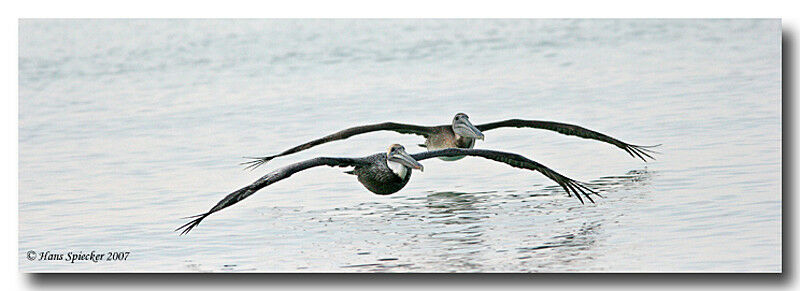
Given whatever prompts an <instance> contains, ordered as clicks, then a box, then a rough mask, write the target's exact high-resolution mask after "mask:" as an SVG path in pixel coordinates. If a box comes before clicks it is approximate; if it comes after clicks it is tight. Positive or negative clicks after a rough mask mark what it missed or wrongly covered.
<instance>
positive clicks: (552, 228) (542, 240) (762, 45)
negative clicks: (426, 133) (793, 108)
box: [19, 20, 782, 272]
mask: <svg viewBox="0 0 800 291" xmlns="http://www.w3.org/2000/svg"><path fill="white" fill-rule="evenodd" d="M780 31H781V27H780V21H778V20H708V21H697V20H534V21H526V20H390V21H374V20H373V21H355V20H266V21H260V20H259V21H256V20H246V21H244V20H243V21H237V20H213V21H207V20H124V21H120V20H58V21H56V20H22V21H21V22H20V43H19V160H20V163H19V189H20V190H19V191H20V192H19V218H20V225H19V254H20V257H19V266H20V269H21V270H22V271H179V272H180V271H187V272H194V271H214V272H217V271H221V272H238V271H259V272H262V271H300V272H319V271H334V272H361V271H390V272H395V271H397V272H406V271H412V272H418V271H419V272H422V271H425V272H428V271H433V272H449V271H465V272H472V271H484V272H491V271H512V272H517V271H532V272H563V271H669V272H684V271H711V272H716V271H768V272H776V271H780V270H781V250H782V247H781V236H782V233H781V174H780V169H781V152H780V150H781V145H780V144H781V125H780V124H781V111H780V109H781V69H780V63H781V48H780V43H781V38H780ZM457 112H466V113H468V114H469V115H470V117H471V120H472V121H473V122H474V123H476V124H480V123H484V122H490V121H497V120H502V119H506V118H512V117H513V118H525V119H543V120H556V121H562V122H568V123H574V124H579V125H583V126H585V127H588V128H591V129H595V130H598V131H601V132H604V133H607V134H609V135H612V136H614V137H617V138H620V139H622V140H624V141H627V142H631V143H634V144H659V143H661V144H663V146H662V147H661V148H660V151H661V152H662V154H661V155H659V156H658V157H657V158H658V160H657V161H655V162H650V163H647V164H645V163H643V162H642V161H639V160H635V159H632V158H630V157H629V156H627V155H626V154H625V153H624V152H623V151H621V150H619V149H616V148H614V147H612V146H609V145H606V144H603V143H599V142H593V141H589V140H583V139H579V138H573V137H566V136H562V135H558V134H555V133H550V132H546V131H541V130H527V129H498V130H493V131H489V132H487V133H486V135H487V137H486V140H485V141H483V142H479V143H478V145H477V147H479V148H489V149H497V150H504V151H512V152H517V153H520V154H522V155H525V156H528V157H530V158H532V159H534V160H536V161H539V162H541V163H543V164H545V165H548V166H549V167H551V168H553V169H554V170H556V171H558V172H560V173H562V174H564V175H566V176H569V177H572V178H575V179H578V180H581V181H587V182H592V183H594V184H595V186H594V187H595V188H597V189H600V190H602V191H601V194H602V195H603V196H605V198H603V199H598V203H597V204H587V205H581V204H580V203H579V202H578V201H577V200H576V199H574V198H570V197H566V195H565V193H564V192H563V191H562V190H561V189H559V188H558V187H555V186H554V185H555V184H554V183H553V182H551V181H549V180H547V179H546V178H544V177H542V176H541V175H539V174H537V173H532V172H528V171H521V170H518V169H514V168H510V167H508V166H505V165H503V164H497V163H493V162H490V161H486V160H483V159H478V158H467V159H464V160H460V161H458V162H443V161H439V160H428V161H425V162H424V164H425V170H426V171H425V172H423V173H420V172H414V174H413V177H412V181H411V182H410V183H409V185H408V186H406V188H404V189H403V190H401V191H400V192H398V193H395V194H393V195H389V196H378V195H373V194H371V193H370V192H368V191H367V190H365V189H364V188H363V187H362V186H361V185H360V184H359V183H358V182H357V181H356V180H355V179H354V178H353V176H349V175H346V174H343V173H342V170H341V169H338V168H337V169H331V168H315V169H312V170H308V171H306V172H303V173H300V174H297V175H295V176H293V177H291V178H290V179H288V180H285V181H282V182H280V183H278V184H275V185H272V186H270V187H268V188H266V189H264V190H262V191H260V192H259V193H257V194H256V195H253V196H252V197H250V198H248V199H247V200H245V201H244V202H242V203H240V204H237V205H236V206H233V207H231V208H228V209H225V210H224V211H221V212H219V213H217V214H215V215H213V216H211V217H209V218H208V219H207V220H206V221H204V222H203V224H201V225H200V226H199V227H198V228H197V229H195V230H194V231H193V232H192V233H190V234H189V235H188V236H183V237H180V236H178V235H177V233H175V232H173V230H174V229H175V228H176V227H178V226H179V225H181V224H182V223H184V222H185V220H182V219H180V218H181V217H184V216H188V215H193V214H197V213H200V212H202V211H205V210H207V209H208V208H209V207H211V206H212V205H213V204H214V203H216V202H217V201H218V200H219V199H220V198H222V197H223V196H224V195H226V194H227V193H229V192H230V191H232V190H235V189H238V188H239V187H241V186H243V185H246V184H249V183H250V182H252V181H254V180H255V179H257V178H258V177H260V176H262V175H264V174H265V173H267V172H268V171H269V170H271V169H275V168H277V167H280V166H282V165H286V164H289V163H293V162H296V161H300V160H304V159H308V158H312V157H315V156H320V155H326V156H365V155H368V154H372V153H376V152H381V151H383V150H385V148H386V147H387V146H388V145H389V144H391V143H401V144H404V145H406V147H407V148H408V149H409V152H412V153H413V152H417V151H421V150H422V149H420V148H417V147H416V146H415V145H416V144H418V143H420V142H422V140H421V139H420V138H419V137H416V136H410V135H398V134H393V133H373V134H368V135H362V136H358V137H354V138H351V139H350V140H348V141H346V142H335V143H330V144H327V145H324V146H319V147H316V148H313V149H312V150H308V151H305V152H301V153H299V154H296V155H294V156H289V157H284V158H280V159H277V160H275V161H273V162H271V163H270V164H268V165H267V167H266V168H262V169H258V170H256V171H252V172H250V171H242V167H241V166H239V165H238V163H239V162H242V161H243V160H242V159H241V158H240V157H241V156H252V155H265V154H274V153H277V152H279V151H281V150H283V149H285V148H288V147H290V146H294V145H296V144H299V143H301V142H304V141H307V140H309V139H312V138H316V137H319V136H321V135H324V134H327V133H331V132H334V131H337V130H340V129H343V128H347V127H350V126H354V125H358V124H366V123H374V122H380V121H387V120H392V121H398V122H407V123H416V124H424V125H434V124H445V123H448V122H449V121H450V120H451V118H452V116H453V115H454V114H455V113H457ZM31 250H33V251H35V252H38V253H41V252H45V251H51V252H55V253H58V252H62V253H66V252H69V251H73V252H91V251H93V250H94V251H98V252H108V251H129V252H130V256H129V257H128V259H127V260H126V261H120V262H98V263H91V262H76V263H69V262H62V261H28V260H27V259H26V253H27V252H28V251H31Z"/></svg>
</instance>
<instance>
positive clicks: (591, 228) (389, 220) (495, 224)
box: [309, 170, 654, 272]
mask: <svg viewBox="0 0 800 291" xmlns="http://www.w3.org/2000/svg"><path fill="white" fill-rule="evenodd" d="M653 176H654V173H653V172H650V171H647V170H634V171H630V172H628V173H626V174H625V175H619V176H607V177H602V178H599V179H596V180H594V181H592V185H593V186H594V187H595V189H597V190H600V192H601V193H611V192H617V191H622V190H636V189H637V188H640V187H642V186H645V185H647V184H648V181H649V180H650V179H651V178H652V177H653ZM427 193H428V194H427V195H424V196H411V197H403V196H397V197H394V199H392V201H389V202H386V203H380V202H365V203H360V204H358V205H356V206H354V207H347V208H337V209H328V210H322V211H320V212H319V213H315V217H317V218H316V219H317V220H319V221H323V222H325V224H326V227H328V228H330V227H335V226H334V224H342V226H341V227H339V228H340V229H342V230H348V231H363V232H364V233H362V234H363V235H364V236H365V237H385V238H388V237H394V238H396V240H395V241H393V243H390V244H385V245H378V246H376V245H371V246H370V247H371V248H374V249H382V250H388V252H387V253H388V254H387V255H383V254H382V251H373V250H372V249H370V248H363V249H359V251H358V252H356V253H355V254H356V255H358V256H359V257H362V258H364V259H367V258H370V259H371V260H370V261H360V262H358V263H353V264H347V265H340V266H339V267H340V268H343V269H348V270H360V271H378V272H388V271H401V272H402V271H441V272H449V271H458V272H467V271H504V270H522V271H532V272H536V271H557V270H572V269H578V268H577V267H576V266H578V264H580V265H586V262H587V261H590V260H592V259H593V257H594V256H596V255H597V254H595V253H594V252H593V249H592V248H593V247H594V245H595V243H596V242H597V241H598V240H599V239H600V238H601V237H602V226H603V224H604V223H606V221H608V220H614V219H616V218H617V215H616V214H613V213H607V211H606V210H605V209H597V207H595V206H594V205H588V204H587V205H584V206H574V201H572V200H573V198H567V197H563V196H559V195H563V194H564V193H563V192H560V193H559V192H558V188H550V187H539V189H530V190H525V191H524V192H523V191H516V190H513V191H512V190H504V191H483V192H454V191H444V192H435V191H429V192H427ZM558 197H561V198H563V199H558ZM618 199H622V200H624V199H627V198H625V197H621V198H618ZM345 225H347V226H345ZM309 231H311V230H309ZM327 233H331V232H330V231H328V232H327ZM351 243H355V244H357V243H358V242H355V241H353V242H351ZM312 269H313V268H312Z"/></svg>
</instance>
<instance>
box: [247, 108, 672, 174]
mask: <svg viewBox="0 0 800 291" xmlns="http://www.w3.org/2000/svg"><path fill="white" fill-rule="evenodd" d="M501 127H517V128H521V127H527V128H539V129H547V130H552V131H556V132H558V133H561V134H566V135H573V136H577V137H581V138H587V139H594V140H599V141H602V142H606V143H610V144H612V145H615V146H617V147H619V148H621V149H623V150H625V151H626V152H627V153H628V154H630V155H631V156H632V157H634V158H636V157H639V158H640V159H642V160H643V161H645V162H647V160H646V159H645V157H648V158H651V159H654V158H653V157H652V156H651V155H650V154H652V153H654V152H653V151H652V150H650V149H648V148H650V147H655V146H658V145H655V146H638V145H632V144H629V143H625V142H622V141H620V140H618V139H615V138H613V137H610V136H608V135H605V134H602V133H599V132H596V131H593V130H590V129H586V128H583V127H580V126H577V125H571V124H566V123H559V122H553V121H541V120H522V119H509V120H505V121H498V122H492V123H486V124H481V125H478V126H475V125H472V123H471V122H470V121H469V117H468V116H467V115H466V114H464V113H458V114H456V116H455V117H453V122H452V124H448V125H439V126H419V125H412V124H402V123H395V122H384V123H378V124H371V125H364V126H357V127H351V128H348V129H345V130H342V131H339V132H337V133H334V134H331V135H328V136H325V137H323V138H320V139H316V140H312V141H310V142H307V143H304V144H301V145H299V146H296V147H293V148H290V149H288V150H285V151H283V152H282V153H279V154H277V155H273V156H266V157H253V158H249V157H248V158H249V159H253V160H252V161H248V162H244V163H242V164H243V165H247V168H251V169H255V168H257V167H258V166H261V165H263V164H264V163H266V162H269V161H270V160H272V159H274V158H277V157H281V156H286V155H290V154H293V153H296V152H299V151H302V150H307V149H309V148H311V147H314V146H317V145H320V144H323V143H327V142H331V141H336V140H342V139H346V138H349V137H351V136H354V135H358V134H362V133H368V132H373V131H381V130H388V131H395V132H399V133H405V134H417V135H421V136H424V137H425V144H421V145H420V146H422V147H425V148H427V149H428V150H437V149H446V148H472V147H474V146H475V140H478V139H481V140H482V139H483V131H487V130H492V129H495V128H501ZM460 158H463V156H457V157H442V158H441V159H443V160H447V161H453V160H458V159H460Z"/></svg>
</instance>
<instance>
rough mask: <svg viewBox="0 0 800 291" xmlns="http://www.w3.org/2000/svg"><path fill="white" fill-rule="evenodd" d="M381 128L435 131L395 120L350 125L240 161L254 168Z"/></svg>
mask: <svg viewBox="0 0 800 291" xmlns="http://www.w3.org/2000/svg"><path fill="white" fill-rule="evenodd" d="M381 130H389V131H395V132H399V133H406V134H418V135H421V136H424V137H428V135H430V134H431V133H433V132H434V131H435V129H434V127H426V126H418V125H411V124H402V123H395V122H384V123H378V124H370V125H364V126H356V127H351V128H348V129H345V130H342V131H339V132H337V133H334V134H331V135H328V136H325V137H322V138H319V139H315V140H312V141H310V142H307V143H304V144H301V145H299V146H296V147H293V148H290V149H288V150H285V151H283V152H282V153H279V154H277V155H273V156H265V157H245V158H247V159H253V160H252V161H248V162H244V163H242V165H248V166H247V167H246V168H245V169H255V168H258V166H261V165H263V164H265V163H266V162H269V161H270V160H272V159H274V158H277V157H281V156H285V155H290V154H293V153H296V152H299V151H302V150H307V149H310V148H312V147H314V146H317V145H321V144H323V143H327V142H332V141H337V140H342V139H346V138H349V137H351V136H354V135H358V134H362V133H368V132H373V131H381Z"/></svg>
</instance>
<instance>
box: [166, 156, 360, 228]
mask: <svg viewBox="0 0 800 291" xmlns="http://www.w3.org/2000/svg"><path fill="white" fill-rule="evenodd" d="M363 163H366V161H364V160H363V159H351V158H314V159H310V160H307V161H303V162H299V163H295V164H291V165H288V166H286V167H283V168H280V169H278V170H275V171H273V172H271V173H269V174H267V175H265V176H264V177H261V178H260V179H258V180H256V181H255V182H253V184H250V185H248V186H245V187H244V188H242V189H239V190H236V191H234V192H233V193H231V194H228V196H225V198H222V200H220V201H219V202H218V203H217V205H214V207H212V208H211V209H210V210H209V211H208V212H206V213H202V214H198V215H195V216H190V217H186V218H194V219H193V220H192V221H190V222H188V223H186V224H184V225H183V226H181V227H179V228H178V229H176V230H175V231H180V230H181V229H183V231H181V235H184V234H186V233H188V232H189V231H191V230H192V228H194V227H195V226H197V225H198V224H200V222H201V221H203V219H205V218H206V217H208V216H209V215H211V214H212V213H214V212H217V211H220V210H222V209H225V208H226V207H228V206H231V205H233V204H236V203H239V201H242V200H244V199H245V198H247V197H249V196H250V195H253V193H256V191H258V190H260V189H261V188H264V187H267V186H269V185H271V184H273V183H275V182H278V181H280V180H283V179H286V178H289V176H291V175H292V174H294V173H297V172H300V171H303V170H306V169H309V168H313V167H318V166H331V167H350V166H357V165H360V164H363Z"/></svg>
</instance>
